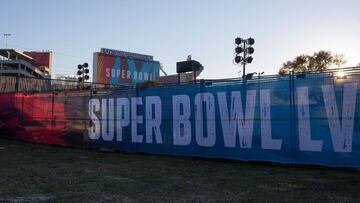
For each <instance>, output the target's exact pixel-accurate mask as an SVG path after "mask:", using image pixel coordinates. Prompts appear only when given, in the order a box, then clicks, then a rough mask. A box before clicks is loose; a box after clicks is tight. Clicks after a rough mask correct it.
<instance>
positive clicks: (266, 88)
mask: <svg viewBox="0 0 360 203" xmlns="http://www.w3.org/2000/svg"><path fill="white" fill-rule="evenodd" d="M310 76H312V77H299V78H296V77H279V78H277V79H276V80H273V81H261V82H260V80H251V81H249V82H247V81H235V82H216V83H215V82H203V83H200V84H193V85H191V84H188V85H178V86H168V87H153V88H147V89H128V90H115V91H113V92H111V93H110V94H94V95H92V96H91V97H89V98H88V107H89V108H88V113H89V118H90V120H91V121H90V123H89V128H88V132H87V136H88V138H89V140H90V142H91V143H90V144H91V147H95V148H109V149H115V150H126V151H132V152H146V153H153V154H172V155H187V156H200V157H210V158H226V159H237V160H255V161H270V162H279V163H296V164H316V165H324V166H335V167H338V166H339V167H360V134H359V131H360V125H359V114H360V108H359V101H358V99H357V96H358V95H359V90H358V85H357V84H358V82H357V81H359V80H358V78H357V76H356V75H354V76H348V78H345V79H337V78H335V77H319V78H316V75H310Z"/></svg>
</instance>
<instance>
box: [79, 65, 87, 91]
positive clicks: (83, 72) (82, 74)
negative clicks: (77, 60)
mask: <svg viewBox="0 0 360 203" xmlns="http://www.w3.org/2000/svg"><path fill="white" fill-rule="evenodd" d="M88 67H89V64H88V63H84V64H82V65H81V64H79V65H78V66H77V68H78V71H77V75H78V81H79V82H81V83H82V86H83V88H84V83H85V81H86V80H89V79H90V77H89V75H88V74H89V72H90V71H89V69H88Z"/></svg>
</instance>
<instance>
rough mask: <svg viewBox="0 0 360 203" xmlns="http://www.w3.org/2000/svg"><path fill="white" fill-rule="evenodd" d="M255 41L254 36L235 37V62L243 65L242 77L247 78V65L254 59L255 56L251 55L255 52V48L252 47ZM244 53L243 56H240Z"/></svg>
mask: <svg viewBox="0 0 360 203" xmlns="http://www.w3.org/2000/svg"><path fill="white" fill-rule="evenodd" d="M254 43H255V40H254V39H253V38H251V37H250V38H248V39H245V40H244V39H242V38H240V37H237V38H235V45H236V47H235V58H234V62H235V63H236V64H238V65H242V66H243V71H242V72H243V75H242V78H247V77H245V76H246V73H245V66H246V64H249V63H251V62H252V61H253V57H252V56H250V55H251V54H253V53H254V51H255V50H254V48H253V47H251V45H253V44H254ZM240 54H242V56H240Z"/></svg>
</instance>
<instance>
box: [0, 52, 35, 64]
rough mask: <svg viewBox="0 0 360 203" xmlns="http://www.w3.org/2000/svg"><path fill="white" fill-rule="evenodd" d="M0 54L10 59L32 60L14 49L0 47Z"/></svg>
mask: <svg viewBox="0 0 360 203" xmlns="http://www.w3.org/2000/svg"><path fill="white" fill-rule="evenodd" d="M0 56H3V57H5V58H8V59H11V60H19V59H22V60H25V61H34V59H33V58H32V57H30V56H28V55H26V54H24V53H22V52H18V51H16V50H14V49H0Z"/></svg>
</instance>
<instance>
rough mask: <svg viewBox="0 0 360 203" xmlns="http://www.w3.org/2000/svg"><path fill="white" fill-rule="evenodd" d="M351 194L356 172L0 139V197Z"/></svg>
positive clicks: (359, 195) (355, 196)
mask: <svg viewBox="0 0 360 203" xmlns="http://www.w3.org/2000/svg"><path fill="white" fill-rule="evenodd" d="M6 201H9V202H22V201H47V202H54V201H55V202H56V201H58V202H79V201H81V202H102V201H104V202H106V201H107V202H124V201H125V202H184V201H195V202H199V201H200V202H203V201H204V202H207V201H210V202H219V201H222V202H224V201H226V202H228V201H230V202H238V201H250V202H253V201H260V202H264V201H267V202H278V201H282V202H283V201H287V202H289V201H291V202H293V201H297V202H303V201H312V202H318V201H322V202H329V201H331V202H359V201H360V172H358V171H355V170H345V169H341V170H340V169H328V168H319V167H309V166H307V167H301V166H279V165H271V164H264V163H251V162H250V163H249V162H239V161H229V160H213V159H200V158H189V157H171V156H154V155H144V154H124V153H119V152H100V151H91V150H80V149H71V148H61V147H57V146H45V145H40V144H32V143H24V142H20V141H13V140H3V139H0V202H6Z"/></svg>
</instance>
